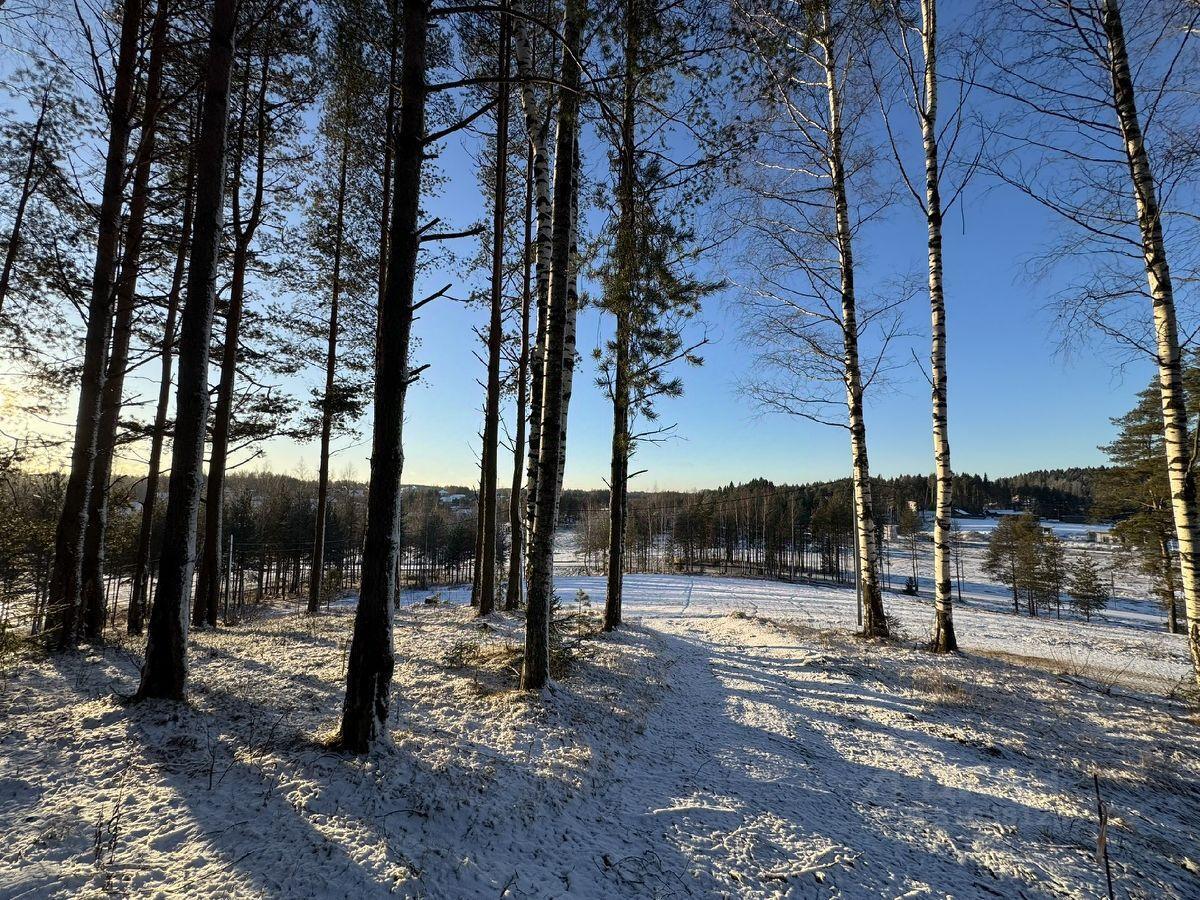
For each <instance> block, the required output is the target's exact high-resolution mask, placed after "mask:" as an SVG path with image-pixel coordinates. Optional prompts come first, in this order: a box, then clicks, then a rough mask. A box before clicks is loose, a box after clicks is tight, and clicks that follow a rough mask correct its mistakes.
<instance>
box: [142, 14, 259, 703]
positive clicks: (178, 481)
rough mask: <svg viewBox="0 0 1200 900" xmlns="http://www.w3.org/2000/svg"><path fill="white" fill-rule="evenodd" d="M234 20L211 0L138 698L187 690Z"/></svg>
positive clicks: (175, 696) (179, 696)
mask: <svg viewBox="0 0 1200 900" xmlns="http://www.w3.org/2000/svg"><path fill="white" fill-rule="evenodd" d="M236 18H237V0H215V3H214V5H213V18H212V31H211V35H210V38H209V51H208V65H207V69H206V71H207V75H206V84H205V89H204V106H203V112H202V115H201V120H200V135H199V138H198V139H197V142H196V154H195V158H196V165H197V169H196V211H195V218H194V222H193V227H192V241H191V254H190V259H189V263H188V275H187V293H186V298H185V300H184V306H183V314H182V316H181V322H180V337H179V389H178V392H177V394H176V401H175V440H174V442H173V446H172V451H171V480H170V483H169V487H168V492H167V512H166V516H165V518H164V521H163V546H162V554H161V556H160V559H159V567H158V585H157V587H156V589H155V593H154V605H153V606H152V607H151V610H150V624H149V628H148V632H149V633H148V635H147V641H146V661H145V663H144V665H143V666H142V679H141V685H140V686H139V687H138V693H137V696H138V697H139V698H146V697H164V698H170V699H176V700H179V699H182V698H183V696H184V693H185V692H186V689H187V637H188V599H189V595H190V593H191V587H192V563H193V560H194V554H195V549H196V510H197V506H198V505H199V502H200V472H201V467H202V465H203V463H204V432H205V425H206V424H207V421H208V356H209V341H210V339H211V337H212V318H213V306H214V304H215V301H216V289H217V263H218V258H219V254H220V245H221V228H222V222H223V218H224V206H225V204H224V191H225V130H226V121H227V119H228V118H229V83H230V74H231V70H232V66H233V50H234V30H235V24H236Z"/></svg>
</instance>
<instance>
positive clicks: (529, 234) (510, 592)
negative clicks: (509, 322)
mask: <svg viewBox="0 0 1200 900" xmlns="http://www.w3.org/2000/svg"><path fill="white" fill-rule="evenodd" d="M525 176H526V177H525V242H524V253H523V257H524V268H523V275H522V279H521V355H520V357H519V359H518V361H517V424H516V433H515V435H514V437H513V476H512V488H511V491H510V493H509V495H508V530H509V548H508V549H509V554H508V585H507V589H506V591H505V595H504V608H505V609H506V610H510V611H511V610H515V609H517V608H518V607H520V605H521V582H522V580H523V579H522V560H523V559H524V555H525V528H524V519H523V517H522V509H523V504H522V498H521V476H522V474H523V470H524V467H525V458H524V452H525V409H526V407H527V406H528V405H529V316H530V313H531V312H532V305H533V292H532V286H531V284H530V280H531V278H532V275H533V150H532V149H530V150H529V151H528V153H527V160H526V167H525Z"/></svg>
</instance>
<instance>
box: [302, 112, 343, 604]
mask: <svg viewBox="0 0 1200 900" xmlns="http://www.w3.org/2000/svg"><path fill="white" fill-rule="evenodd" d="M349 154H350V136H349V132H348V131H344V132H343V133H342V155H341V160H340V161H339V163H338V196H337V214H336V217H335V220H334V233H333V284H332V285H331V290H330V298H329V334H328V337H327V340H326V344H325V396H324V399H323V402H322V403H321V460H320V462H319V463H318V465H317V520H316V526H315V530H314V533H313V558H312V570H311V571H310V572H309V582H308V612H309V613H310V614H315V613H317V612H320V609H321V587H322V584H323V582H324V575H325V519H326V517H327V513H328V508H329V442H330V439H331V438H332V436H333V391H334V387H335V383H336V377H337V341H338V305H339V302H340V301H341V293H342V242H343V238H344V235H345V230H346V170H347V168H348V157H349Z"/></svg>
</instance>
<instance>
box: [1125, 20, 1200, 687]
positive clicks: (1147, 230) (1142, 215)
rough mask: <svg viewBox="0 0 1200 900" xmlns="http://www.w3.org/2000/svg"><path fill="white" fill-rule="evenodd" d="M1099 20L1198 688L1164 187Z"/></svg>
mask: <svg viewBox="0 0 1200 900" xmlns="http://www.w3.org/2000/svg"><path fill="white" fill-rule="evenodd" d="M1101 21H1102V24H1103V27H1104V33H1105V36H1106V38H1107V39H1108V54H1109V68H1110V73H1111V77H1112V89H1113V107H1114V108H1115V110H1116V114H1117V120H1118V123H1119V124H1120V127H1121V135H1122V138H1123V139H1124V143H1125V156H1126V158H1127V160H1128V163H1129V175H1130V179H1131V181H1132V183H1133V195H1134V200H1135V203H1136V206H1137V220H1138V228H1139V230H1140V231H1141V238H1142V256H1143V259H1144V262H1145V269H1146V279H1147V282H1148V284H1149V289H1150V299H1151V304H1152V306H1153V314H1154V332H1155V337H1156V343H1157V347H1156V351H1157V353H1156V355H1157V358H1158V386H1159V392H1160V394H1161V397H1162V415H1163V440H1164V444H1165V448H1166V453H1167V474H1168V477H1169V479H1170V484H1171V507H1172V512H1173V515H1174V518H1175V538H1176V540H1177V541H1178V543H1179V563H1180V570H1181V574H1182V587H1183V599H1184V606H1185V610H1186V612H1187V634H1188V647H1189V650H1190V651H1191V656H1192V671H1193V674H1194V675H1195V677H1196V681H1197V683H1200V572H1198V571H1197V567H1196V546H1197V538H1198V536H1200V517H1198V516H1197V510H1196V487H1195V481H1194V479H1193V476H1192V463H1193V458H1192V450H1191V446H1190V443H1189V441H1188V423H1187V411H1186V407H1185V404H1184V396H1183V374H1182V370H1181V355H1180V350H1179V330H1178V324H1177V319H1176V313H1175V293H1174V288H1173V285H1172V282H1171V270H1170V267H1169V266H1168V264H1167V253H1166V247H1165V245H1164V243H1163V230H1162V217H1161V213H1160V209H1159V205H1158V189H1157V187H1156V184H1155V180H1154V173H1153V171H1152V170H1151V167H1150V158H1149V155H1148V154H1147V152H1146V144H1145V140H1144V138H1143V134H1142V126H1141V121H1140V120H1139V118H1138V110H1137V98H1136V95H1135V91H1134V84H1133V76H1132V74H1131V73H1130V68H1129V54H1128V51H1127V49H1126V47H1125V29H1124V24H1123V23H1122V21H1121V10H1120V5H1119V4H1118V3H1117V0H1103V3H1102V7H1101Z"/></svg>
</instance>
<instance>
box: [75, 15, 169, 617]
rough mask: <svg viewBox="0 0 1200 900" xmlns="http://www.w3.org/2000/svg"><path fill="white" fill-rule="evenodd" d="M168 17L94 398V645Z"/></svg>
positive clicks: (157, 47) (90, 530)
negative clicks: (100, 377)
mask: <svg viewBox="0 0 1200 900" xmlns="http://www.w3.org/2000/svg"><path fill="white" fill-rule="evenodd" d="M167 25H168V16H167V10H166V5H165V3H163V2H160V3H159V5H158V9H157V10H156V11H155V13H154V28H153V33H152V36H151V42H150V62H149V66H148V69H147V74H146V96H145V101H144V108H143V113H142V133H141V137H140V139H139V140H138V149H137V154H136V157H135V158H136V165H135V167H134V177H133V190H132V193H131V195H130V200H129V216H128V221H127V223H126V226H125V247H124V251H123V253H122V256H121V274H120V279H119V280H118V281H117V285H116V317H115V320H114V322H113V333H112V348H111V350H110V351H109V356H108V370H107V373H106V375H105V379H104V389H103V391H102V392H101V398H100V427H99V430H98V432H97V435H96V460H95V462H94V464H93V472H92V486H91V492H90V496H89V498H88V519H87V529H86V531H85V533H84V545H83V563H82V575H83V587H82V602H83V610H84V635H85V636H86V637H87V638H88V639H89V640H98V639H99V638H100V635H101V633H102V632H103V631H104V618H105V616H104V613H105V604H104V541H105V532H106V529H107V525H108V480H109V477H110V476H111V474H112V462H113V455H114V454H115V452H116V443H117V426H118V423H119V420H120V416H121V405H122V402H121V401H122V395H123V393H124V390H125V369H126V367H127V366H128V364H129V343H130V339H131V337H132V331H133V314H134V307H135V306H136V304H137V279H138V265H139V264H140V262H141V255H142V238H143V236H144V234H145V224H146V208H147V205H148V202H149V195H150V168H151V164H152V162H153V160H154V144H155V138H156V137H157V130H158V112H159V106H160V101H161V96H162V72H163V54H164V53H165V52H166V42H167Z"/></svg>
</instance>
